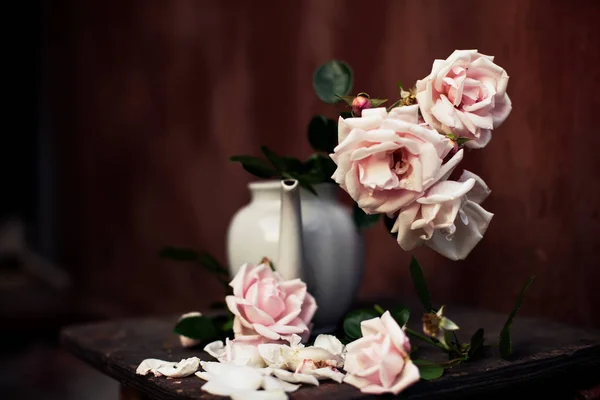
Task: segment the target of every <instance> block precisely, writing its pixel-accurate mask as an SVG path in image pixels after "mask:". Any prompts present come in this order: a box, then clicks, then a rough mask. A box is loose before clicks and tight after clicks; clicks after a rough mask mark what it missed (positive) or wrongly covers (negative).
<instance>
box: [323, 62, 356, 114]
mask: <svg viewBox="0 0 600 400" xmlns="http://www.w3.org/2000/svg"><path fill="white" fill-rule="evenodd" d="M352 79H353V78H352V69H351V68H350V66H349V65H348V64H346V63H345V62H343V61H336V60H331V61H329V62H327V63H326V64H323V65H321V66H320V67H319V68H317V69H316V70H315V73H314V75H313V88H314V89H315V93H316V94H317V96H318V97H319V99H321V100H322V101H324V102H325V103H329V104H333V103H335V102H337V101H338V100H339V98H338V97H337V96H347V95H348V94H350V91H351V90H352Z"/></svg>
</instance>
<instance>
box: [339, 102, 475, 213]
mask: <svg viewBox="0 0 600 400" xmlns="http://www.w3.org/2000/svg"><path fill="white" fill-rule="evenodd" d="M338 141H339V144H338V146H337V147H336V148H335V149H334V153H333V154H331V159H332V160H333V161H334V162H335V163H336V164H337V169H336V171H335V173H334V174H333V176H332V178H333V179H334V180H335V181H336V182H337V183H338V184H339V185H340V187H341V188H342V189H344V190H345V191H346V192H348V194H349V195H350V196H351V197H352V198H353V199H354V201H356V202H357V204H358V206H359V207H360V208H361V209H363V210H364V211H365V212H366V213H367V214H373V213H386V214H393V213H395V212H397V211H398V210H399V209H400V208H402V207H404V206H406V205H408V204H410V203H411V202H413V201H414V200H416V199H417V198H418V197H420V196H421V195H422V194H423V193H424V192H425V190H427V189H428V188H429V187H431V186H432V185H433V184H434V183H436V182H437V181H438V180H440V179H445V178H446V177H447V176H448V175H449V174H450V172H451V171H452V169H453V168H454V167H455V166H456V165H457V164H458V163H459V162H460V160H461V159H462V155H463V153H462V150H459V151H458V152H457V153H456V154H454V155H453V157H452V158H451V159H450V160H449V161H447V162H446V163H445V164H443V160H444V158H445V157H446V156H447V155H448V153H449V152H450V150H451V149H452V148H453V146H452V143H451V141H450V140H449V139H447V138H446V137H444V136H442V135H440V134H439V133H438V132H436V131H435V130H433V129H430V128H429V127H427V126H425V125H422V124H419V123H418V106H417V105H413V106H405V107H396V108H393V109H392V110H391V111H390V112H389V113H388V112H387V111H386V109H385V108H373V109H368V110H363V112H362V117H361V118H346V119H343V118H340V120H339V124H338Z"/></svg>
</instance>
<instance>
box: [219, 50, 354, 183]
mask: <svg viewBox="0 0 600 400" xmlns="http://www.w3.org/2000/svg"><path fill="white" fill-rule="evenodd" d="M352 82H353V74H352V69H351V68H350V66H349V65H348V64H346V63H345V62H343V61H338V60H331V61H329V62H327V63H325V64H323V65H321V66H319V67H318V68H317V69H316V70H315V73H314V75H313V88H314V90H315V94H316V95H317V97H318V98H319V99H320V100H321V101H323V102H324V103H326V104H335V103H338V102H340V101H341V98H340V97H339V96H347V95H348V94H349V93H350V91H351V90H352ZM307 138H308V142H309V143H310V145H311V147H312V149H313V150H314V153H313V154H311V155H310V156H309V157H308V158H307V159H305V160H304V161H303V160H300V159H298V158H295V157H290V156H282V155H279V154H277V153H276V152H275V151H274V150H272V149H270V148H268V147H267V146H261V152H262V155H263V157H262V158H261V157H255V156H251V155H236V156H232V157H231V158H230V161H233V162H239V163H240V164H241V165H242V168H244V169H245V170H246V171H247V172H249V173H250V174H252V175H254V176H256V177H258V178H264V179H296V180H297V181H298V183H299V184H300V186H302V187H303V188H305V189H306V190H308V191H309V192H311V193H313V194H315V195H316V194H317V193H316V191H315V189H314V187H313V186H314V185H316V184H319V183H324V182H333V181H332V179H331V176H332V175H333V173H334V172H335V169H336V168H337V167H336V165H335V163H334V162H333V160H331V158H330V157H329V154H331V153H333V149H334V148H335V146H337V122H336V121H335V120H332V119H330V118H327V117H325V116H323V115H315V116H314V117H312V119H311V120H310V122H309V124H308V130H307Z"/></svg>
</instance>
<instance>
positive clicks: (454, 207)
mask: <svg viewBox="0 0 600 400" xmlns="http://www.w3.org/2000/svg"><path fill="white" fill-rule="evenodd" d="M489 193H490V190H489V188H488V187H487V185H486V184H485V182H484V181H483V180H482V179H481V178H480V177H479V176H477V175H475V174H473V173H472V172H469V171H464V172H463V174H462V175H461V177H460V178H459V179H458V181H457V182H455V181H441V182H438V183H437V184H435V185H434V186H432V187H431V188H430V189H429V190H428V191H427V192H426V193H425V195H424V196H423V197H421V198H419V199H418V200H417V201H416V202H414V203H413V204H411V205H409V206H408V207H406V208H404V209H403V210H402V211H401V212H400V214H399V215H398V218H397V219H396V222H395V224H394V227H393V228H392V232H393V233H396V232H397V233H398V243H399V244H400V247H402V248H403V249H404V250H406V251H409V250H412V249H414V248H415V247H416V246H418V245H421V244H425V245H426V246H428V247H430V248H431V249H433V250H435V251H436V252H438V253H440V254H441V255H443V256H444V257H447V258H449V259H451V260H462V259H465V258H466V257H467V255H469V253H470V252H471V250H473V248H474V247H475V246H476V245H477V243H479V241H480V240H481V239H482V238H483V235H484V234H485V231H486V230H487V228H488V225H489V224H490V221H491V220H492V217H493V216H494V214H492V213H489V212H487V211H486V210H484V209H483V208H482V207H481V206H480V204H481V203H482V202H483V201H484V200H485V198H486V197H487V196H488V195H489Z"/></svg>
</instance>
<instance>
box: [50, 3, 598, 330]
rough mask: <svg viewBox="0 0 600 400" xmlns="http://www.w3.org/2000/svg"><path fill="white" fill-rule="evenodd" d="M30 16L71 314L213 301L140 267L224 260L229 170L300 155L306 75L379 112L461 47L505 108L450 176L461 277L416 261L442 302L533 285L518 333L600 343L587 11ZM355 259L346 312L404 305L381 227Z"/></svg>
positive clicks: (239, 174) (509, 298) (405, 291)
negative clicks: (459, 199) (353, 289)
mask: <svg viewBox="0 0 600 400" xmlns="http://www.w3.org/2000/svg"><path fill="white" fill-rule="evenodd" d="M48 4H49V6H48V10H47V11H48V12H47V15H46V21H47V29H46V33H47V35H46V38H47V46H46V53H47V56H48V59H47V67H48V70H47V72H48V73H47V82H48V84H47V87H48V91H47V100H48V104H49V105H50V111H51V112H50V118H49V119H50V129H49V132H50V134H51V135H52V139H53V145H54V147H55V149H56V152H57V154H56V155H57V157H56V160H57V163H58V169H57V182H58V184H59V190H58V192H57V196H58V198H57V205H58V210H57V211H58V212H59V216H58V221H57V226H58V227H59V232H58V239H57V240H59V242H60V251H61V255H62V261H63V262H64V263H65V264H66V265H67V266H68V267H69V269H70V272H71V273H72V274H73V276H74V278H75V281H76V283H77V288H78V293H77V297H76V299H75V300H74V302H75V303H76V304H80V305H81V307H83V308H84V309H86V310H92V309H93V310H96V311H98V312H101V313H102V314H103V315H107V316H124V315H134V314H135V315H139V314H145V313H155V312H161V313H170V312H175V311H178V310H192V309H195V308H202V307H206V306H207V305H208V304H209V303H210V302H211V301H214V300H218V299H220V298H221V297H222V295H223V292H222V290H221V288H220V287H219V286H218V285H216V284H214V282H215V281H214V280H212V278H210V277H209V276H208V275H207V274H205V272H204V271H202V270H200V269H198V268H196V267H194V266H192V265H177V264H173V263H170V262H167V261H163V260H159V259H158V257H157V256H156V254H157V252H158V250H159V249H160V248H161V247H163V246H164V245H180V246H190V247H194V248H198V249H205V250H208V251H210V252H211V253H213V254H214V255H215V256H216V257H217V258H219V259H220V260H222V261H223V262H225V261H226V260H225V234H226V229H227V226H228V223H229V221H230V219H231V217H232V215H233V213H234V212H235V211H236V210H238V209H239V208H240V207H241V206H243V205H244V204H245V203H247V202H248V200H249V194H248V191H247V189H246V184H247V183H248V182H249V181H251V180H252V179H253V178H252V177H251V176H250V175H249V174H247V173H246V172H245V171H243V170H242V169H241V168H240V167H239V166H238V165H233V164H231V163H230V162H229V161H228V157H229V156H231V155H234V154H244V153H250V154H258V152H259V146H260V145H261V144H265V145H268V146H270V147H272V148H273V149H275V150H277V151H278V152H280V153H284V154H290V155H296V156H298V157H305V156H308V155H309V154H310V149H309V145H308V142H307V140H306V138H305V133H306V127H307V124H308V121H309V120H310V118H311V117H312V116H313V114H315V113H323V114H327V115H330V116H333V115H335V113H336V111H337V110H336V108H335V107H331V106H326V105H323V104H321V103H320V102H319V101H318V99H317V98H316V96H315V95H314V93H313V92H312V86H311V78H312V73H313V70H314V69H315V67H317V66H318V65H319V64H321V63H323V62H325V61H327V60H329V59H331V58H337V59H343V60H346V61H347V62H349V63H350V65H352V66H353V68H354V70H355V89H356V91H363V90H364V91H368V92H369V93H370V94H371V95H373V96H377V97H389V98H394V97H395V96H396V94H397V93H396V83H397V82H398V81H401V82H403V83H404V85H405V86H407V85H410V84H411V83H413V82H415V80H417V79H419V78H422V77H424V76H426V75H427V74H428V73H429V71H430V70H431V64H432V62H433V60H434V59H435V58H446V57H447V56H448V55H449V54H450V53H451V52H452V51H453V50H454V49H465V48H477V49H479V50H480V51H481V52H483V53H486V54H492V55H495V56H496V62H497V63H498V64H499V65H501V66H503V67H504V68H505V69H506V70H507V71H508V73H509V75H510V83H509V86H508V93H509V95H510V97H511V99H512V102H513V106H514V109H513V112H512V114H511V115H510V116H509V118H508V119H507V121H506V122H505V123H504V124H503V125H502V126H501V127H500V128H499V129H497V131H496V132H495V133H494V136H493V140H492V142H491V143H490V145H489V146H488V147H486V148H485V149H484V150H482V151H471V152H468V154H466V157H465V161H464V162H463V164H462V165H461V166H460V167H461V168H466V169H469V170H472V171H474V172H475V173H477V174H479V175H480V176H482V177H483V178H484V179H485V181H486V182H487V183H488V185H489V186H490V187H491V189H492V194H491V196H490V197H489V199H488V200H486V203H485V204H484V206H485V208H486V209H488V210H489V211H491V212H493V213H494V214H495V218H494V220H493V221H492V223H491V226H490V228H489V230H488V232H487V235H486V237H485V238H484V239H483V241H482V242H481V243H480V245H479V246H478V247H477V248H476V249H475V250H474V251H473V252H472V253H471V255H470V256H469V257H468V259H467V260H466V261H463V262H451V261H448V260H445V259H443V258H442V257H440V256H438V255H436V254H434V253H433V252H432V251H430V250H428V249H424V248H421V249H418V250H416V251H415V254H416V256H418V258H419V259H420V260H421V262H422V264H423V266H424V268H425V272H426V274H427V275H428V276H429V277H430V281H431V287H432V291H433V292H434V293H435V294H436V296H437V297H438V298H439V299H440V301H444V302H452V303H462V304H467V305H474V306H478V307H484V308H489V309H492V310H495V311H499V312H506V313H507V312H508V311H509V310H510V308H511V307H512V304H513V302H514V298H515V296H516V293H517V292H518V291H519V289H520V288H521V286H522V285H523V283H524V282H525V280H526V279H527V277H528V276H529V275H531V274H534V273H535V274H537V276H538V279H537V280H536V282H535V284H534V286H533V287H532V288H531V291H530V293H529V296H528V299H527V301H526V303H525V305H524V307H523V310H522V312H523V313H524V314H525V315H539V316H544V317H547V318H551V319H556V320H560V321H565V322H570V323H577V324H585V325H589V326H600V325H599V324H600V322H599V321H600V297H599V296H597V293H599V292H600V268H599V267H600V262H599V261H598V259H600V217H599V210H600V179H598V176H597V175H598V173H599V172H600V156H599V155H598V153H597V151H598V149H599V148H600V124H599V123H598V119H597V118H598V110H600V96H598V94H597V93H596V90H597V88H598V87H600V69H599V68H598V65H600V51H598V49H599V48H600V29H599V28H598V21H599V20H600V2H598V1H594V0H590V1H583V0H581V1H548V0H504V1H486V0H428V1H408V0H395V1H392V0H380V1H377V2H366V1H354V0H352V1H350V0H348V1H342V0H327V1H323V0H303V1H300V2H298V1H294V2H292V1H253V2H248V1H234V0H231V1H218V0H204V1H195V0H176V1H161V0H137V1H136V0H124V1H119V2H104V1H86V2H80V1H76V0H65V1H61V2H52V3H48ZM459 169H460V168H459ZM340 197H341V198H342V199H343V201H345V202H346V203H348V204H349V201H348V198H347V196H345V194H343V193H340ZM365 240H366V243H367V253H368V254H367V268H366V272H365V275H364V280H363V282H362V284H361V288H360V295H361V298H368V297H369V296H373V295H377V296H381V295H386V296H390V297H394V296H399V297H408V296H412V287H411V283H410V280H409V274H408V268H407V265H408V261H409V259H410V254H408V253H405V252H403V251H402V250H401V249H400V248H399V247H398V245H397V244H396V243H395V241H393V240H392V239H391V238H389V237H388V235H387V233H386V232H385V231H384V229H383V226H377V227H375V228H373V229H371V230H370V231H368V232H367V233H366V234H365ZM340 268H342V266H340ZM157 299H158V300H157Z"/></svg>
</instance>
